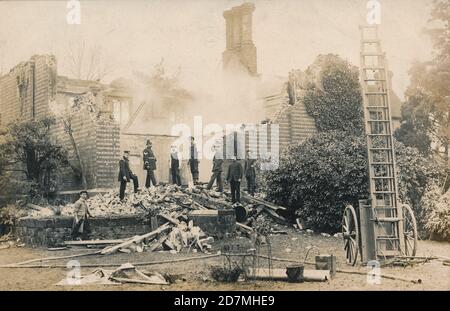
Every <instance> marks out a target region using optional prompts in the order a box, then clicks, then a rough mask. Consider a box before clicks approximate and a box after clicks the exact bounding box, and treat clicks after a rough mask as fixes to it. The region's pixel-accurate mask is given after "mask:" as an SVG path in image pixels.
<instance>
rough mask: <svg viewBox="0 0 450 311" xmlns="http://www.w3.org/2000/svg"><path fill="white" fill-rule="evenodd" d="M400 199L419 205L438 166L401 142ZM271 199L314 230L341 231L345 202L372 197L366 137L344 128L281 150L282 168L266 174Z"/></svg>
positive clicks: (267, 190) (399, 160)
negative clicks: (343, 130)
mask: <svg viewBox="0 0 450 311" xmlns="http://www.w3.org/2000/svg"><path fill="white" fill-rule="evenodd" d="M396 158H397V170H398V183H399V193H400V198H401V199H402V200H403V201H405V202H408V203H410V204H411V205H412V207H413V209H415V210H418V209H419V204H418V202H420V199H421V197H422V195H423V193H424V191H425V189H426V186H427V183H428V181H429V179H430V178H432V177H433V176H434V175H435V174H437V173H436V171H437V170H435V169H432V168H431V167H432V165H431V164H429V163H428V162H427V161H428V160H427V159H425V158H423V157H422V156H421V155H420V153H418V152H417V150H415V149H414V148H407V147H405V146H404V145H403V144H401V143H396ZM264 178H265V179H266V180H265V183H264V184H265V185H266V186H265V189H264V190H265V192H266V194H267V197H268V199H269V200H272V201H274V202H276V203H278V204H280V205H284V206H286V207H288V208H290V209H291V210H294V211H295V213H296V214H297V215H298V217H300V218H301V219H303V220H304V221H305V223H306V224H307V225H308V226H310V227H311V228H313V229H315V230H320V231H322V232H329V233H334V232H337V231H339V230H340V226H341V219H342V213H343V210H344V206H345V203H347V202H348V203H350V204H352V205H353V206H354V207H357V206H358V200H360V199H367V198H368V195H369V194H368V172H367V155H366V142H365V139H364V138H363V137H361V136H355V135H350V134H349V133H347V132H342V131H330V132H324V133H319V134H317V135H315V136H313V137H311V138H309V139H308V140H306V141H305V142H304V143H303V144H297V145H293V146H291V147H290V148H289V149H288V150H287V151H286V153H285V154H283V155H282V159H281V161H280V166H279V168H278V169H277V170H274V171H269V172H267V173H266V174H265V176H264Z"/></svg>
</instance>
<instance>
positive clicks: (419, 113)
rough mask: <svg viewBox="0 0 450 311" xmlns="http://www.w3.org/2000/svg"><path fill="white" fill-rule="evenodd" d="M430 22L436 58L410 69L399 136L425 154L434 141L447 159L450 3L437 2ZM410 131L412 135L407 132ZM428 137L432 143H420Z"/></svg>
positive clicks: (426, 141)
mask: <svg viewBox="0 0 450 311" xmlns="http://www.w3.org/2000/svg"><path fill="white" fill-rule="evenodd" d="M430 21H431V22H432V25H433V28H430V29H427V33H428V34H429V35H430V38H431V40H432V42H433V47H434V53H433V59H432V60H431V61H428V62H425V63H416V64H414V66H413V67H412V68H411V70H410V76H411V85H410V86H409V87H408V90H407V92H406V96H407V102H406V107H405V109H404V112H405V113H404V114H403V122H404V125H402V127H403V128H402V129H401V130H400V131H399V132H398V133H397V137H398V138H399V140H401V141H402V142H404V143H405V144H407V145H409V146H415V147H417V148H418V149H419V150H421V151H422V152H423V151H426V149H427V148H425V146H424V145H425V144H428V146H426V147H428V148H430V147H431V140H434V141H435V142H436V143H437V144H438V146H439V147H441V148H442V149H441V150H440V152H443V156H444V159H447V158H448V153H449V144H450V84H449V83H448V81H449V80H450V44H449V40H448V38H449V37H450V3H449V2H448V1H446V0H437V1H434V7H433V9H432V12H431V20H430ZM427 117H428V120H427ZM408 129H411V130H413V133H408V131H407V130H408ZM413 135H417V139H416V140H413V141H411V137H413ZM425 135H426V136H428V137H430V138H431V140H430V139H426V140H424V141H421V139H423V138H425V137H424V136H425Z"/></svg>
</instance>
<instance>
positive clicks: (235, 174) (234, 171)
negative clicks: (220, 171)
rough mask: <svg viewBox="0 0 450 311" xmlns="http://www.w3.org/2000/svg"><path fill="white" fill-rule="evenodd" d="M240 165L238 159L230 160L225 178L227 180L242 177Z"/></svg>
mask: <svg viewBox="0 0 450 311" xmlns="http://www.w3.org/2000/svg"><path fill="white" fill-rule="evenodd" d="M242 173H243V169H242V165H241V163H240V162H238V161H234V162H231V164H230V166H229V167H228V174H227V180H228V181H238V180H240V179H242Z"/></svg>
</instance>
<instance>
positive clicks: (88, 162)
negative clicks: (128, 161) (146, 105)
mask: <svg viewBox="0 0 450 311" xmlns="http://www.w3.org/2000/svg"><path fill="white" fill-rule="evenodd" d="M71 123H72V127H73V136H74V139H75V142H76V144H77V148H78V151H79V153H80V156H81V159H82V162H83V166H84V171H85V176H86V182H87V186H88V188H89V189H93V188H110V187H114V186H115V185H116V183H117V172H118V166H117V163H118V161H119V158H120V128H119V125H118V124H117V123H116V122H114V121H113V120H111V119H108V118H107V117H98V116H95V115H89V112H87V111H85V110H82V111H80V112H78V113H76V114H74V115H73V118H72V121H71ZM52 135H54V136H55V137H56V140H57V142H58V143H60V144H61V145H63V146H64V147H65V148H66V149H67V150H68V151H69V161H71V163H72V164H73V165H75V166H77V165H78V160H77V158H76V155H75V151H74V148H73V146H72V143H71V141H70V136H69V134H68V133H67V132H66V131H65V130H64V127H63V124H62V121H61V119H58V120H57V124H56V125H55V126H54V128H53V132H52ZM58 180H59V182H58V184H59V185H60V189H61V190H75V189H80V187H81V180H80V178H77V177H76V176H75V174H74V172H73V169H72V168H71V167H66V168H63V169H61V172H60V174H59V176H58Z"/></svg>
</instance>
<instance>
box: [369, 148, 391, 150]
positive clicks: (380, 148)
mask: <svg viewBox="0 0 450 311" xmlns="http://www.w3.org/2000/svg"><path fill="white" fill-rule="evenodd" d="M369 149H370V150H381V151H386V150H392V148H369Z"/></svg>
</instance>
